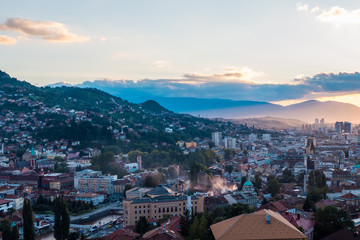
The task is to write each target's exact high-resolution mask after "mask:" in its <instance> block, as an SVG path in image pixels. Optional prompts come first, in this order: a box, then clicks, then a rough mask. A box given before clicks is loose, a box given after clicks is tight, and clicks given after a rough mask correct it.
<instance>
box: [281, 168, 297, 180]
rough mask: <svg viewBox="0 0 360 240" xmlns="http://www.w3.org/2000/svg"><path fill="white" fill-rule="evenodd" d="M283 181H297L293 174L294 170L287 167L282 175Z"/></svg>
mask: <svg viewBox="0 0 360 240" xmlns="http://www.w3.org/2000/svg"><path fill="white" fill-rule="evenodd" d="M281 182H284V183H292V182H295V177H294V175H293V174H292V172H291V171H290V170H289V169H285V170H284V171H283V174H282V177H281Z"/></svg>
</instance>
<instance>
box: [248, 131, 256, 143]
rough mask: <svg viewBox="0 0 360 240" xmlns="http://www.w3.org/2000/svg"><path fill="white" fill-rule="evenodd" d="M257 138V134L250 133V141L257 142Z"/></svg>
mask: <svg viewBox="0 0 360 240" xmlns="http://www.w3.org/2000/svg"><path fill="white" fill-rule="evenodd" d="M257 139H258V137H257V134H255V133H252V134H249V141H250V142H255V141H257Z"/></svg>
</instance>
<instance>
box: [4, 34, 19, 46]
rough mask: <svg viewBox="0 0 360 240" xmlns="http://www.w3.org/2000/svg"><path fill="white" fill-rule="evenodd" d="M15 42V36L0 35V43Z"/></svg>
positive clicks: (8, 43)
mask: <svg viewBox="0 0 360 240" xmlns="http://www.w3.org/2000/svg"><path fill="white" fill-rule="evenodd" d="M15 43H16V39H15V38H12V37H8V36H5V35H0V44H4V45H11V44H15Z"/></svg>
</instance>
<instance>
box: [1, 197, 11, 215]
mask: <svg viewBox="0 0 360 240" xmlns="http://www.w3.org/2000/svg"><path fill="white" fill-rule="evenodd" d="M9 209H14V205H13V202H12V201H10V200H4V199H0V212H8V211H9Z"/></svg>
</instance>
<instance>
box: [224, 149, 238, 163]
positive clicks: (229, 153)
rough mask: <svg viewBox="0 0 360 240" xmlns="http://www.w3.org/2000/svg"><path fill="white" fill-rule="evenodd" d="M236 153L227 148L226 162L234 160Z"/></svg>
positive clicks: (225, 152)
mask: <svg viewBox="0 0 360 240" xmlns="http://www.w3.org/2000/svg"><path fill="white" fill-rule="evenodd" d="M235 153H236V152H235V150H233V149H228V148H226V149H225V151H224V158H225V160H227V161H228V160H231V159H233V158H234V156H235Z"/></svg>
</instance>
